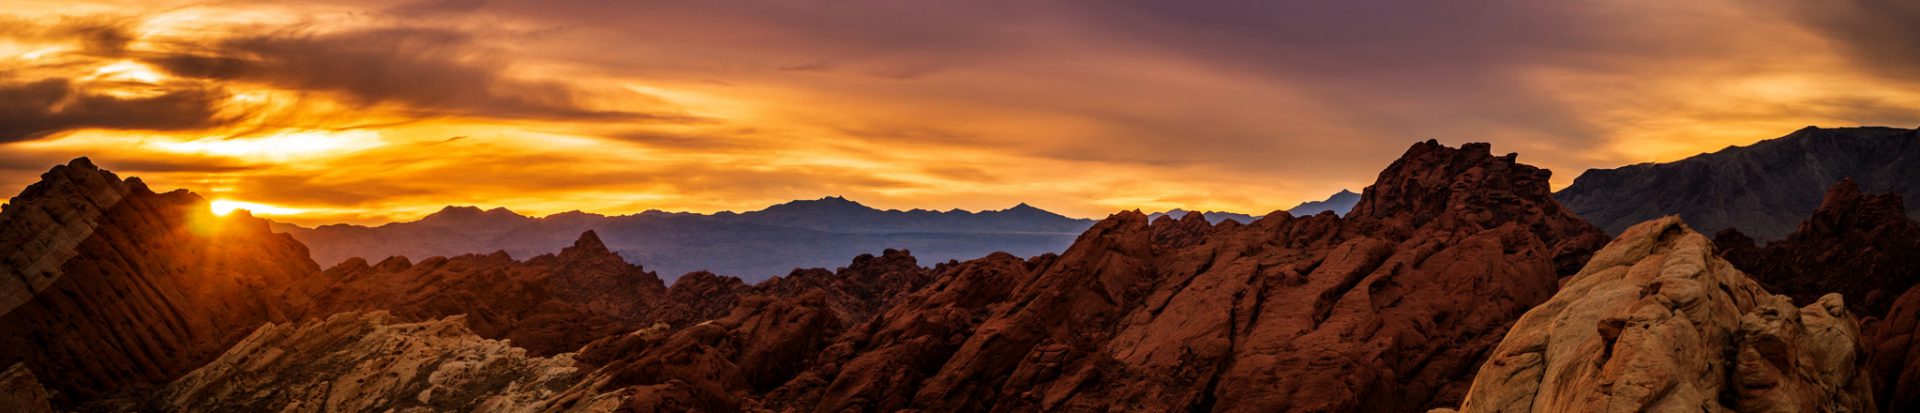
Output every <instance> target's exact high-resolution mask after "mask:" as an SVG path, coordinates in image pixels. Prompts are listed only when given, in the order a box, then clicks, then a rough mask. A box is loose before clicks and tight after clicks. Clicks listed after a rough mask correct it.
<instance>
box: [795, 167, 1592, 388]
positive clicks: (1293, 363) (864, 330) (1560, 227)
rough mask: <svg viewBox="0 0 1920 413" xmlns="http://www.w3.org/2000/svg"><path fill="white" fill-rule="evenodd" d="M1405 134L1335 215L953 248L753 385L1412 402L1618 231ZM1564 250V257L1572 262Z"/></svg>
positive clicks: (1467, 369) (1529, 179)
mask: <svg viewBox="0 0 1920 413" xmlns="http://www.w3.org/2000/svg"><path fill="white" fill-rule="evenodd" d="M1489 149H1490V148H1489V146H1487V145H1486V144H1469V145H1467V146H1464V147H1462V148H1459V149H1454V148H1447V147H1444V146H1441V145H1439V144H1437V143H1434V142H1426V143H1421V144H1417V145H1414V146H1413V147H1412V148H1411V149H1409V150H1408V152H1407V153H1406V154H1405V155H1404V156H1403V157H1402V159H1401V160H1399V161H1396V162H1395V163H1394V164H1393V165H1392V166H1391V167H1389V168H1388V169H1387V170H1386V171H1385V172H1382V173H1381V176H1380V179H1379V180H1378V181H1377V183H1376V184H1375V185H1373V186H1371V187H1369V188H1368V189H1367V191H1366V194H1365V195H1364V196H1363V199H1362V200H1361V201H1360V202H1359V204H1358V205H1356V206H1355V208H1354V210H1353V211H1352V212H1350V213H1349V215H1348V216H1347V218H1345V219H1342V218H1340V217H1338V216H1335V215H1332V214H1323V215H1316V216H1312V217H1305V218H1296V217H1292V216H1290V215H1288V214H1286V213H1275V214H1273V215H1269V216H1267V217H1265V218H1262V219H1260V220H1258V221H1255V222H1254V223H1253V224H1250V225H1242V224H1239V223H1237V222H1225V223H1222V224H1219V225H1214V224H1211V223H1209V222H1208V221H1207V219H1206V218H1205V217H1204V216H1203V215H1202V214H1188V215H1186V216H1185V217H1183V218H1181V219H1178V220H1175V219H1172V218H1164V219H1160V220H1155V221H1152V222H1149V221H1148V220H1147V217H1146V216H1145V215H1143V214H1139V213H1137V212H1127V213H1121V214H1116V215H1114V216H1112V217H1109V218H1107V219H1106V220H1104V221H1101V222H1100V223H1098V224H1096V225H1095V226H1094V227H1093V228H1092V229H1091V230H1089V231H1088V232H1087V233H1085V234H1083V235H1082V236H1081V237H1080V239H1079V240H1078V241H1077V242H1075V243H1074V246H1073V247H1071V248H1069V249H1068V250H1067V252H1065V253H1064V254H1061V255H1059V256H1057V257H1053V256H1048V257H1040V258H1036V259H1034V260H1027V261H1023V260H1020V259H1017V258H1013V257H1010V256H1004V255H995V256H989V257H987V258H983V259H979V260H974V261H970V262H966V263H961V264H958V265H953V266H944V267H942V268H941V269H940V270H939V271H938V274H937V275H936V278H935V280H934V281H933V282H932V283H931V284H929V285H928V286H927V287H925V288H923V289H921V290H920V291H919V292H916V293H914V294H912V295H910V296H907V297H904V298H902V299H901V300H900V302H899V303H898V304H896V305H895V306H893V307H892V308H890V309H888V310H886V311H884V312H882V313H881V314H880V315H879V316H877V317H876V318H874V319H872V320H871V321H868V322H866V323H863V324H862V325H858V326H853V327H850V328H848V331H847V332H846V333H845V334H843V335H842V336H840V338H839V339H838V340H836V341H835V342H833V343H832V344H830V345H828V346H827V347H826V348H825V349H823V350H822V351H821V354H820V355H819V356H817V358H816V361H815V362H814V363H813V365H812V366H810V367H809V368H808V369H807V371H805V372H802V373H800V374H799V375H797V376H796V378H795V379H793V380H790V381H789V382H788V383H786V384H785V385H782V386H781V387H780V388H778V389H775V390H774V391H773V392H771V393H769V394H767V395H766V396H764V398H762V401H763V402H764V403H766V406H767V407H770V408H775V409H793V410H796V411H836V412H837V411H846V410H853V411H893V410H896V409H906V408H911V409H918V410H922V411H1058V410H1067V411H1073V410H1093V411H1099V410H1126V411H1407V410H1416V409H1423V408H1425V407H1430V406H1436V405H1442V404H1451V403H1453V402H1454V401H1457V400H1458V398H1459V397H1460V395H1461V394H1462V393H1463V392H1464V390H1465V389H1464V388H1463V387H1458V385H1457V384H1456V383H1465V382H1466V379H1467V377H1469V376H1470V374H1471V372H1472V370H1473V368H1474V366H1477V365H1478V364H1479V362H1480V358H1481V357H1482V356H1481V355H1482V354H1485V352H1486V350H1487V349H1489V348H1490V347H1491V346H1492V345H1493V344H1494V343H1495V342H1496V341H1497V340H1498V339H1499V337H1500V336H1501V335H1502V334H1503V333H1504V332H1505V327H1506V325H1508V324H1509V323H1511V322H1512V320H1514V319H1515V318H1516V317H1518V316H1519V315H1520V314H1521V313H1522V312H1524V311H1525V310H1526V309H1527V308H1529V307H1531V306H1532V305H1534V304H1536V303H1539V302H1541V301H1544V300H1546V299H1547V297H1548V296H1550V295H1551V294H1552V293H1553V291H1554V289H1555V287H1556V279H1557V276H1556V275H1557V272H1558V270H1559V269H1562V268H1567V269H1568V270H1567V271H1569V272H1570V271H1571V269H1572V268H1577V263H1579V262H1582V261H1584V260H1585V257H1586V254H1587V253H1589V252H1591V251H1592V250H1593V249H1595V248H1597V247H1598V246H1599V245H1600V244H1601V243H1603V242H1604V241H1605V239H1604V236H1603V235H1602V234H1601V233H1600V232H1599V230H1598V229H1596V228H1593V227H1592V226H1589V225H1586V224H1585V223H1584V222H1582V221H1580V220H1579V219H1578V218H1576V217H1574V216H1573V215H1572V214H1571V213H1570V212H1568V211H1566V210H1565V209H1563V208H1560V207H1559V205H1558V204H1556V203H1554V201H1553V200H1552V199H1551V198H1550V197H1549V195H1548V192H1547V179H1548V174H1549V173H1548V172H1547V171H1545V170H1541V169H1538V168H1534V167H1531V166H1526V165H1522V164H1519V163H1517V162H1515V158H1514V156H1512V155H1508V156H1493V155H1492V154H1490V153H1489ZM1569 263H1572V264H1569Z"/></svg>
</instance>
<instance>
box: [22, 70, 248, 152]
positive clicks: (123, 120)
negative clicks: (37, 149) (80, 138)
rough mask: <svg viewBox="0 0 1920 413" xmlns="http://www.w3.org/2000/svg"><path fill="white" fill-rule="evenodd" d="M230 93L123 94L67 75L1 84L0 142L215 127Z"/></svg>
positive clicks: (221, 120) (201, 90)
mask: <svg viewBox="0 0 1920 413" xmlns="http://www.w3.org/2000/svg"><path fill="white" fill-rule="evenodd" d="M225 98H226V93H225V92H223V91H222V90H219V89H208V88H185V89H172V90H166V91H163V92H161V93H159V94H158V95H153V96H138V97H119V96H112V95H106V94H100V93H94V92H89V91H86V90H82V89H80V88H78V87H76V86H75V85H74V84H73V83H72V82H70V81H68V80H67V79H43V80H38V81H33V82H26V83H13V84H0V142H14V141H24V140H33V139H39V138H42V137H46V136H48V135H52V134H55V133H59V132H62V131H67V130H72V129H82V128H103V129H125V130H191V129H200V128H207V127H212V126H216V125H219V124H222V123H224V122H225V121H226V120H227V119H225V118H223V117H221V115H220V114H219V109H218V106H219V102H220V101H221V100H223V99H225Z"/></svg>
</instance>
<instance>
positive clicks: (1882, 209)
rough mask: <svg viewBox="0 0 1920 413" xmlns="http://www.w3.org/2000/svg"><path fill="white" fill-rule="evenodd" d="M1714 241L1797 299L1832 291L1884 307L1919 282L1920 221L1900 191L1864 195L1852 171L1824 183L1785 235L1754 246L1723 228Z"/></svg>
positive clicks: (1863, 308) (1878, 309)
mask: <svg viewBox="0 0 1920 413" xmlns="http://www.w3.org/2000/svg"><path fill="white" fill-rule="evenodd" d="M1714 243H1715V244H1717V246H1718V247H1719V248H1720V255H1721V256H1722V257H1725V258H1726V259H1727V261H1731V262H1733V265H1734V266H1735V267H1739V268H1740V269H1741V270H1742V271H1745V272H1746V273H1748V274H1752V275H1753V278H1754V279H1756V280H1759V281H1760V283H1761V284H1764V285H1766V286H1767V289H1768V290H1770V291H1774V292H1778V293H1782V294H1786V295H1788V296H1791V297H1793V298H1794V301H1796V302H1800V303H1810V302H1813V300H1814V299H1816V298H1818V297H1820V296H1821V295H1824V294H1826V293H1831V292H1837V293H1840V294H1842V295H1845V296H1846V298H1847V302H1848V303H1849V304H1850V305H1852V306H1854V308H1855V309H1856V310H1859V311H1860V314H1861V315H1864V316H1874V317H1878V316H1880V315H1881V314H1885V313H1886V311H1887V308H1888V306H1890V305H1891V304H1892V301H1893V299H1894V297H1896V296H1898V295H1899V294H1900V293H1901V292H1904V291H1906V290H1907V288H1909V287H1912V286H1913V285H1914V284H1915V283H1916V282H1920V221H1914V220H1913V219H1912V218H1908V217H1907V215H1906V207H1905V204H1904V203H1903V202H1901V199H1900V196H1899V195H1895V194H1874V195H1868V194H1865V193H1862V192H1861V190H1860V186H1859V185H1857V184H1855V183H1854V182H1853V180H1851V179H1848V180H1844V181H1841V182H1840V183H1839V184H1835V185H1834V186H1833V188H1831V189H1828V190H1827V195H1826V198H1825V199H1824V200H1822V201H1821V203H1820V208H1819V209H1816V210H1814V212H1813V217H1812V218H1809V219H1808V220H1807V221H1806V222H1803V223H1801V224H1800V229H1799V230H1797V231H1794V233H1793V234H1791V235H1788V236H1787V238H1786V239H1783V240H1779V241H1774V242H1770V243H1767V245H1766V246H1765V247H1757V246H1755V242H1754V241H1753V239H1752V238H1750V237H1747V236H1746V235H1745V234H1742V233H1740V231H1738V230H1726V231H1722V232H1721V233H1720V234H1718V235H1716V236H1715V237H1714Z"/></svg>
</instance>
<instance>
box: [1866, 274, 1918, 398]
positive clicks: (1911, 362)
mask: <svg viewBox="0 0 1920 413" xmlns="http://www.w3.org/2000/svg"><path fill="white" fill-rule="evenodd" d="M1869 330H1870V333H1869V334H1868V337H1869V338H1868V340H1867V343H1868V345H1870V346H1872V348H1870V349H1868V350H1870V351H1871V353H1872V357H1871V358H1870V363H1869V365H1870V366H1871V367H1870V368H1871V369H1872V372H1873V379H1874V385H1875V386H1876V388H1875V389H1874V395H1875V396H1876V397H1877V398H1878V399H1879V404H1880V407H1881V408H1882V409H1885V411H1889V412H1911V411H1920V286H1915V287H1913V288H1910V289H1908V290H1907V292H1906V293H1904V294H1900V297H1899V298H1898V299H1896V300H1894V303H1893V309H1892V310H1891V311H1888V312H1887V316H1886V318H1885V319H1883V320H1881V321H1880V322H1879V323H1878V324H1876V325H1874V326H1873V328H1870V329H1869Z"/></svg>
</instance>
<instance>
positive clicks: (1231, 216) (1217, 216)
mask: <svg viewBox="0 0 1920 413" xmlns="http://www.w3.org/2000/svg"><path fill="white" fill-rule="evenodd" d="M1359 202H1360V194H1356V193H1353V191H1349V190H1345V189H1342V190H1340V192H1338V193H1335V194H1333V196H1329V197H1327V199H1326V200H1325V201H1308V202H1302V203H1300V205H1298V206H1294V207H1293V208H1292V209H1288V210H1287V214H1290V215H1293V216H1294V217H1307V216H1313V215H1318V214H1320V213H1321V212H1328V211H1332V212H1333V213H1334V215H1340V216H1346V215H1347V211H1351V210H1353V204H1356V203H1359ZM1192 212H1193V211H1188V210H1184V209H1179V208H1175V209H1172V210H1168V211H1167V212H1155V213H1152V214H1147V221H1148V222H1152V221H1156V220H1159V219H1160V217H1162V216H1169V217H1173V219H1180V218H1185V217H1186V216H1187V214H1188V213H1192ZM1200 216H1203V217H1206V218H1207V222H1209V223H1214V224H1218V223H1221V222H1225V221H1226V220H1234V221H1239V222H1240V223H1242V224H1251V223H1253V221H1254V220H1256V219H1260V216H1256V215H1252V214H1242V213H1238V212H1224V211H1205V212H1201V213H1200Z"/></svg>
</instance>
